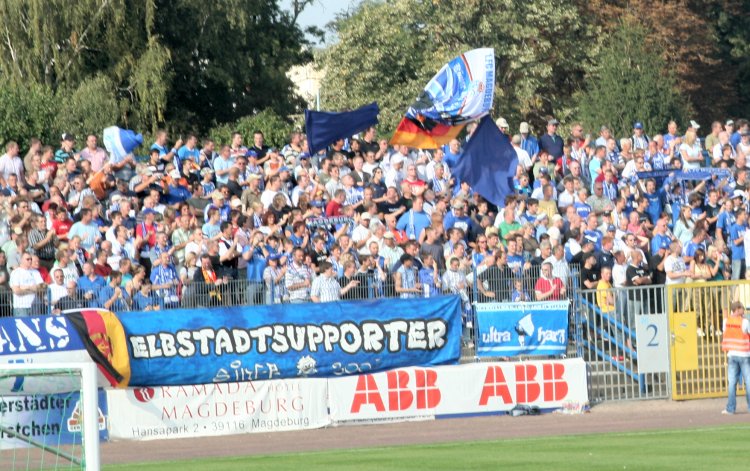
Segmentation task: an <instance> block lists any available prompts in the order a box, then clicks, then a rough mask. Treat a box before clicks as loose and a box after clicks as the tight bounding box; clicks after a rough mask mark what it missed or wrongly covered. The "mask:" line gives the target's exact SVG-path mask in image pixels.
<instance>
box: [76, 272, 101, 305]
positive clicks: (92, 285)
mask: <svg viewBox="0 0 750 471" xmlns="http://www.w3.org/2000/svg"><path fill="white" fill-rule="evenodd" d="M106 284H107V283H106V282H105V281H104V278H102V277H101V276H99V275H96V277H95V278H94V279H93V281H92V280H91V279H89V277H88V276H82V277H80V278H78V290H79V291H80V292H81V293H83V294H86V293H87V292H89V291H91V292H93V294H94V295H95V296H97V295H98V294H99V290H100V289H101V288H103V287H104V286H105V285H106ZM95 300H96V297H94V299H93V301H95ZM91 307H94V306H91Z"/></svg>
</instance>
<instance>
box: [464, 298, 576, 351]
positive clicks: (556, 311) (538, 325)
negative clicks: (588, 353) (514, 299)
mask: <svg viewBox="0 0 750 471" xmlns="http://www.w3.org/2000/svg"><path fill="white" fill-rule="evenodd" d="M568 303H569V302H568V301H540V302H530V303H478V304H476V315H477V324H478V328H479V330H478V333H477V339H476V340H477V354H478V355H479V356H491V357H498V356H503V357H510V356H516V355H562V354H564V353H565V351H566V349H567V345H568Z"/></svg>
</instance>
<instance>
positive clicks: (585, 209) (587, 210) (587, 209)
mask: <svg viewBox="0 0 750 471" xmlns="http://www.w3.org/2000/svg"><path fill="white" fill-rule="evenodd" d="M573 207H574V208H575V210H576V213H578V215H579V216H581V218H583V219H586V218H587V217H589V214H591V206H589V205H587V204H586V203H579V202H575V203H573Z"/></svg>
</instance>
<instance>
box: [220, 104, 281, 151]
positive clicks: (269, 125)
mask: <svg viewBox="0 0 750 471" xmlns="http://www.w3.org/2000/svg"><path fill="white" fill-rule="evenodd" d="M294 129H295V126H294V124H293V123H291V122H289V121H287V120H286V119H284V118H282V117H281V116H279V115H278V114H276V112H274V111H273V110H271V109H265V110H263V111H261V112H260V113H257V114H254V115H252V116H245V117H242V118H240V119H239V120H237V121H235V122H234V123H230V124H224V125H221V126H218V127H215V128H213V129H212V130H211V131H210V132H209V135H210V136H211V138H212V139H213V140H214V141H215V142H218V143H223V144H228V143H230V142H231V137H232V133H233V132H235V131H237V132H239V133H241V134H242V135H243V136H244V138H245V143H246V144H247V145H250V144H252V140H251V139H252V138H253V133H254V132H255V131H256V130H260V131H262V132H263V136H264V137H265V141H266V145H269V146H274V147H278V148H281V147H283V146H284V145H285V144H286V143H287V142H289V135H290V134H291V132H292V131H293V130H294Z"/></svg>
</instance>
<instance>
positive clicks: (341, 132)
mask: <svg viewBox="0 0 750 471" xmlns="http://www.w3.org/2000/svg"><path fill="white" fill-rule="evenodd" d="M378 113H380V108H378V104H377V103H375V102H373V103H370V104H369V105H365V106H363V107H361V108H357V109H356V110H354V111H345V112H343V113H327V112H324V111H310V110H305V131H306V132H307V143H308V145H309V147H310V153H311V154H314V153H316V152H318V151H319V150H321V149H325V148H326V146H327V145H329V144H332V143H334V142H336V140H338V139H342V138H345V137H351V136H352V135H354V134H356V133H358V132H361V131H364V130H365V129H367V128H369V127H370V126H374V125H376V124H378Z"/></svg>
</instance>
